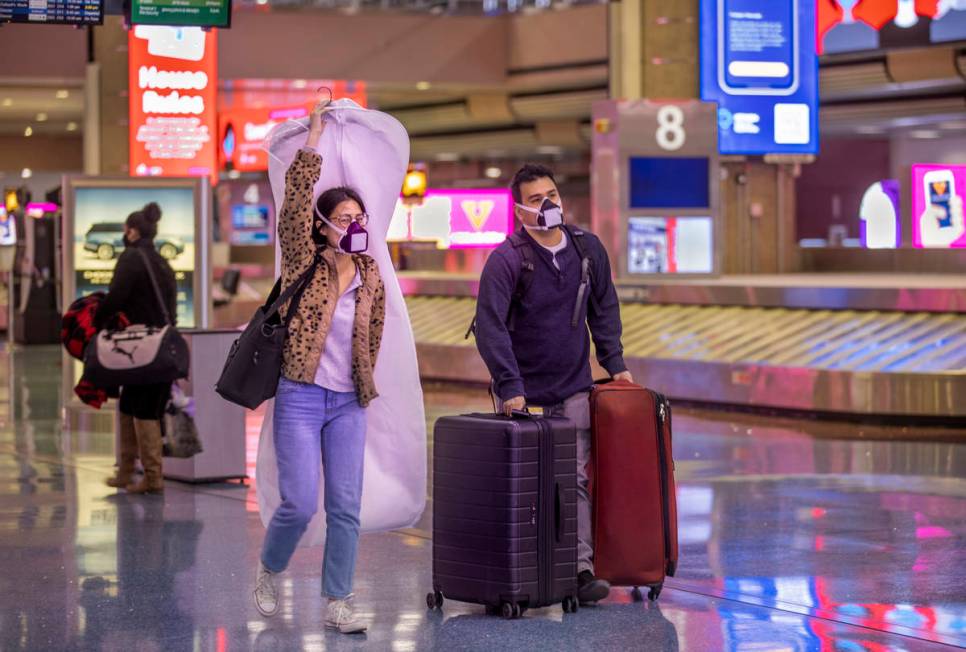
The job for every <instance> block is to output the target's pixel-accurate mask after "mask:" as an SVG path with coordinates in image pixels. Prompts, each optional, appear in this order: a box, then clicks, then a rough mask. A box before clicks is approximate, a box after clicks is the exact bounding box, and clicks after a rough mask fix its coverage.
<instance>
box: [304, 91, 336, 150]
mask: <svg viewBox="0 0 966 652" xmlns="http://www.w3.org/2000/svg"><path fill="white" fill-rule="evenodd" d="M331 110H332V109H331V108H329V103H328V102H319V103H318V104H316V105H315V108H314V109H312V114H311V115H310V116H309V137H308V140H307V141H306V143H305V146H306V147H311V148H312V149H315V147H316V145H318V144H319V139H321V138H322V133H323V132H324V131H325V120H324V119H323V116H324V115H325V114H326V113H328V112H329V111H331Z"/></svg>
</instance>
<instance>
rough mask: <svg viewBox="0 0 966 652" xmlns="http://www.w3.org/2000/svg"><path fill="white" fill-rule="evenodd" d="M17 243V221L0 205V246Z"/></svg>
mask: <svg viewBox="0 0 966 652" xmlns="http://www.w3.org/2000/svg"><path fill="white" fill-rule="evenodd" d="M15 244H17V223H16V222H15V221H14V217H13V215H11V214H10V213H8V212H7V209H6V208H5V207H3V206H0V247H9V246H12V245H15Z"/></svg>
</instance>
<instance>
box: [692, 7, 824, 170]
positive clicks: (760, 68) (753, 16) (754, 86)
mask: <svg viewBox="0 0 966 652" xmlns="http://www.w3.org/2000/svg"><path fill="white" fill-rule="evenodd" d="M815 11H816V9H815V0H701V99H702V100H706V101H711V102H717V103H718V150H719V151H720V153H721V154H816V153H818V55H817V54H816V50H815V29H816V28H815Z"/></svg>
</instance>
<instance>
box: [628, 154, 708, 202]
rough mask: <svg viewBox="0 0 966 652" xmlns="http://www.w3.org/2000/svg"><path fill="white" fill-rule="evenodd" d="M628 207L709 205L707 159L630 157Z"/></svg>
mask: <svg viewBox="0 0 966 652" xmlns="http://www.w3.org/2000/svg"><path fill="white" fill-rule="evenodd" d="M629 179H630V208H632V209H633V208H708V206H710V202H711V199H710V196H709V191H708V159H706V158H666V157H641V156H637V157H632V158H631V159H630V177H629Z"/></svg>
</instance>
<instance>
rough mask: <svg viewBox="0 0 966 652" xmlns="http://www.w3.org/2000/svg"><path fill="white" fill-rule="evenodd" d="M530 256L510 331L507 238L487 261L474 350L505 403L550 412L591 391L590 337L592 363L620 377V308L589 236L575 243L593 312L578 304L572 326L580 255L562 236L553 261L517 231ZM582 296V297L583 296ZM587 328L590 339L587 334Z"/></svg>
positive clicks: (512, 277) (511, 279)
mask: <svg viewBox="0 0 966 652" xmlns="http://www.w3.org/2000/svg"><path fill="white" fill-rule="evenodd" d="M523 233H524V237H525V238H526V239H527V240H529V243H530V247H531V249H532V250H533V254H532V256H531V258H532V259H533V263H534V271H533V272H527V273H529V274H532V275H533V278H532V279H531V280H530V286H529V290H528V291H527V292H526V295H525V296H524V297H523V300H522V301H521V302H520V304H519V305H518V306H516V308H515V311H516V314H515V321H516V323H515V329H514V331H513V332H512V333H511V332H510V331H509V330H508V329H507V318H508V316H509V311H510V303H511V299H512V297H513V293H514V290H515V288H516V285H517V279H518V278H519V276H520V274H522V273H523V272H522V271H521V265H522V262H523V255H522V254H521V253H520V250H519V249H516V248H514V247H513V245H512V244H511V243H510V241H509V240H507V241H506V242H504V243H503V244H502V245H500V246H499V247H498V248H497V249H496V250H495V251H494V252H493V253H492V254H491V255H490V258H489V259H488V260H487V262H486V266H485V267H484V269H483V275H482V277H481V278H480V294H479V300H478V302H477V307H476V345H477V348H479V351H480V355H481V356H482V357H483V361H484V362H485V363H486V366H487V368H488V369H489V371H490V375H491V376H492V378H493V380H494V381H495V382H496V393H497V395H498V396H499V397H500V398H501V399H503V400H508V399H511V398H514V397H516V396H524V397H526V399H527V402H528V403H531V404H533V405H541V406H549V405H556V404H558V403H561V402H563V401H564V400H566V399H567V398H569V397H571V396H573V395H574V394H576V393H578V392H582V391H587V390H589V389H590V387H591V385H593V378H592V377H591V371H590V335H591V334H592V335H593V337H594V345H595V346H596V347H597V360H598V361H599V362H600V364H601V366H602V367H604V369H606V370H607V372H608V373H610V374H611V375H614V374H617V373H620V372H622V371H625V370H626V369H627V367H626V366H625V365H624V349H623V347H622V346H621V319H620V304H619V302H618V300H617V291H616V290H615V289H614V283H613V281H612V280H611V272H610V261H609V260H608V257H607V250H606V249H604V246H603V245H602V244H601V242H600V240H599V239H597V237H596V236H594V235H592V234H590V233H585V235H583V236H577V237H579V238H580V244H581V246H582V248H583V250H584V253H585V254H586V255H587V256H589V257H590V259H591V261H592V263H593V267H592V268H591V269H592V272H591V274H592V277H593V284H592V289H591V291H592V292H594V294H595V296H596V299H597V301H596V307H597V309H596V310H594V309H593V308H592V307H591V305H592V304H591V302H590V301H589V300H585V302H584V305H583V307H582V308H581V316H580V319H579V321H578V325H577V327H576V328H573V327H572V326H571V319H572V317H573V310H574V303H575V302H576V300H577V290H578V288H579V286H580V266H581V261H580V256H579V255H578V253H577V250H576V247H574V244H573V242H572V241H570V239H569V236H566V235H565V237H568V242H567V247H566V249H564V250H563V251H561V252H560V253H558V254H557V263H558V265H559V266H560V270H559V271H558V270H557V269H556V268H555V267H554V264H553V255H552V254H551V253H550V252H549V251H547V250H546V249H544V248H543V247H542V246H540V245H539V244H538V243H537V242H536V241H534V240H533V239H532V238H531V237H530V235H529V234H527V233H526V231H525V230H523ZM588 298H589V294H588ZM588 325H589V326H590V333H588V328H587V327H588Z"/></svg>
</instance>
